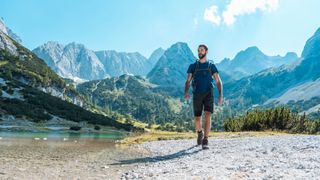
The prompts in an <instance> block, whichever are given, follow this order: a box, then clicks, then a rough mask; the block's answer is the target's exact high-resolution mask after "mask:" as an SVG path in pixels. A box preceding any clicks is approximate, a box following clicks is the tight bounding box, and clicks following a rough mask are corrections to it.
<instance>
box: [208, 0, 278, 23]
mask: <svg viewBox="0 0 320 180" xmlns="http://www.w3.org/2000/svg"><path fill="white" fill-rule="evenodd" d="M278 6H279V0H231V1H230V3H229V4H227V6H226V9H224V10H223V12H222V15H219V14H218V7H217V6H216V5H212V6H211V7H209V8H208V9H207V8H206V9H205V12H204V19H205V20H207V21H209V22H212V23H213V24H215V25H220V22H221V21H222V19H223V23H224V24H226V25H228V26H229V25H232V24H233V23H234V22H235V21H236V18H237V16H241V15H245V14H252V13H255V12H256V11H258V10H260V11H267V12H272V11H274V10H276V9H278Z"/></svg>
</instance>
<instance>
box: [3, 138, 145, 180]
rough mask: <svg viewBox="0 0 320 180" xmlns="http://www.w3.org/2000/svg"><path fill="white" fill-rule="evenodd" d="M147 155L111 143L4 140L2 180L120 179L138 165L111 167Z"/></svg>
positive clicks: (44, 139) (58, 140) (96, 140)
mask: <svg viewBox="0 0 320 180" xmlns="http://www.w3.org/2000/svg"><path fill="white" fill-rule="evenodd" d="M145 153H148V152H144V149H138V148H133V147H130V146H123V145H117V144H115V143H114V142H113V141H112V140H110V139H78V140H75V139H64V140H63V139H56V140H50V139H46V138H5V137H1V139H0V166H1V168H0V179H119V178H120V177H121V174H122V173H124V172H125V171H128V170H129V169H132V168H134V165H130V166H128V165H112V166H111V165H109V164H112V163H115V162H117V161H118V160H125V159H127V158H137V157H140V156H142V155H143V154H145ZM145 155H146V154H145Z"/></svg>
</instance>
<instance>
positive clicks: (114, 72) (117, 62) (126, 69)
mask: <svg viewBox="0 0 320 180" xmlns="http://www.w3.org/2000/svg"><path fill="white" fill-rule="evenodd" d="M95 53H96V55H97V57H98V59H99V60H100V62H101V63H102V64H103V65H104V68H105V72H106V73H108V74H109V76H111V77H113V76H120V75H122V74H135V75H145V74H146V73H147V72H148V71H149V68H150V67H148V66H147V64H148V59H147V58H145V57H144V56H142V55H141V54H140V53H138V52H133V53H126V52H117V51H114V50H109V51H97V52H95ZM150 66H151V65H150ZM100 79H101V78H100Z"/></svg>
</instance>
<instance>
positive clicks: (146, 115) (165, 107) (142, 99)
mask: <svg viewBox="0 0 320 180" xmlns="http://www.w3.org/2000/svg"><path fill="white" fill-rule="evenodd" d="M156 87H157V85H155V84H152V83H150V82H149V81H148V80H146V79H144V78H143V77H141V76H132V75H121V76H119V77H111V78H106V79H103V80H94V81H88V82H85V83H81V84H79V85H77V90H78V91H79V92H80V93H81V94H83V95H84V96H86V97H87V98H88V99H90V100H91V101H92V102H94V103H95V104H96V105H97V106H100V107H102V108H104V109H106V110H112V111H116V112H118V113H121V114H127V115H131V116H132V117H133V118H135V119H138V120H140V121H143V122H148V123H151V124H153V123H157V124H159V123H165V122H170V121H177V120H178V119H181V117H182V116H181V115H179V113H180V112H181V111H182V103H181V102H180V101H179V99H177V98H172V97H170V96H168V95H165V94H162V93H160V92H158V91H157V90H156Z"/></svg>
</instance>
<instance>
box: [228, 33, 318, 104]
mask: <svg viewBox="0 0 320 180" xmlns="http://www.w3.org/2000/svg"><path fill="white" fill-rule="evenodd" d="M319 44H320V31H319V30H318V31H316V33H315V34H314V35H313V36H312V37H311V38H310V39H309V40H308V41H307V42H306V45H305V47H304V50H303V52H302V55H301V59H299V61H296V62H295V63H292V64H288V65H282V66H280V67H278V68H269V69H267V70H264V71H261V72H259V73H257V74H254V75H251V76H249V77H245V78H242V79H240V80H239V81H234V82H230V83H227V84H225V86H224V89H225V90H224V92H225V96H226V97H227V99H229V100H230V101H231V103H232V104H233V105H234V107H235V109H246V108H248V107H250V106H252V105H255V104H258V105H261V104H263V103H265V102H268V100H269V99H272V100H270V101H272V102H273V103H275V104H281V102H282V101H283V100H281V99H283V98H284V97H285V96H286V94H292V92H293V91H295V90H297V89H298V90H299V91H300V90H302V89H303V87H309V88H312V87H314V86H310V83H311V84H313V83H316V84H317V82H316V80H317V79H318V78H320V71H319V66H320V53H319V51H320V46H319ZM316 92H317V90H316ZM305 93H310V92H309V90H308V91H305ZM317 94H319V93H315V94H314V95H315V96H318V95H317ZM292 98H297V97H292ZM310 98H311V97H310ZM310 98H309V99H310ZM297 100H298V99H297ZM270 101H269V102H270ZM277 101H279V102H280V103H279V102H277ZM293 102H295V100H294V99H293ZM318 103H319V104H320V101H319V102H318ZM291 104H292V101H291ZM302 110H303V109H302Z"/></svg>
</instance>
